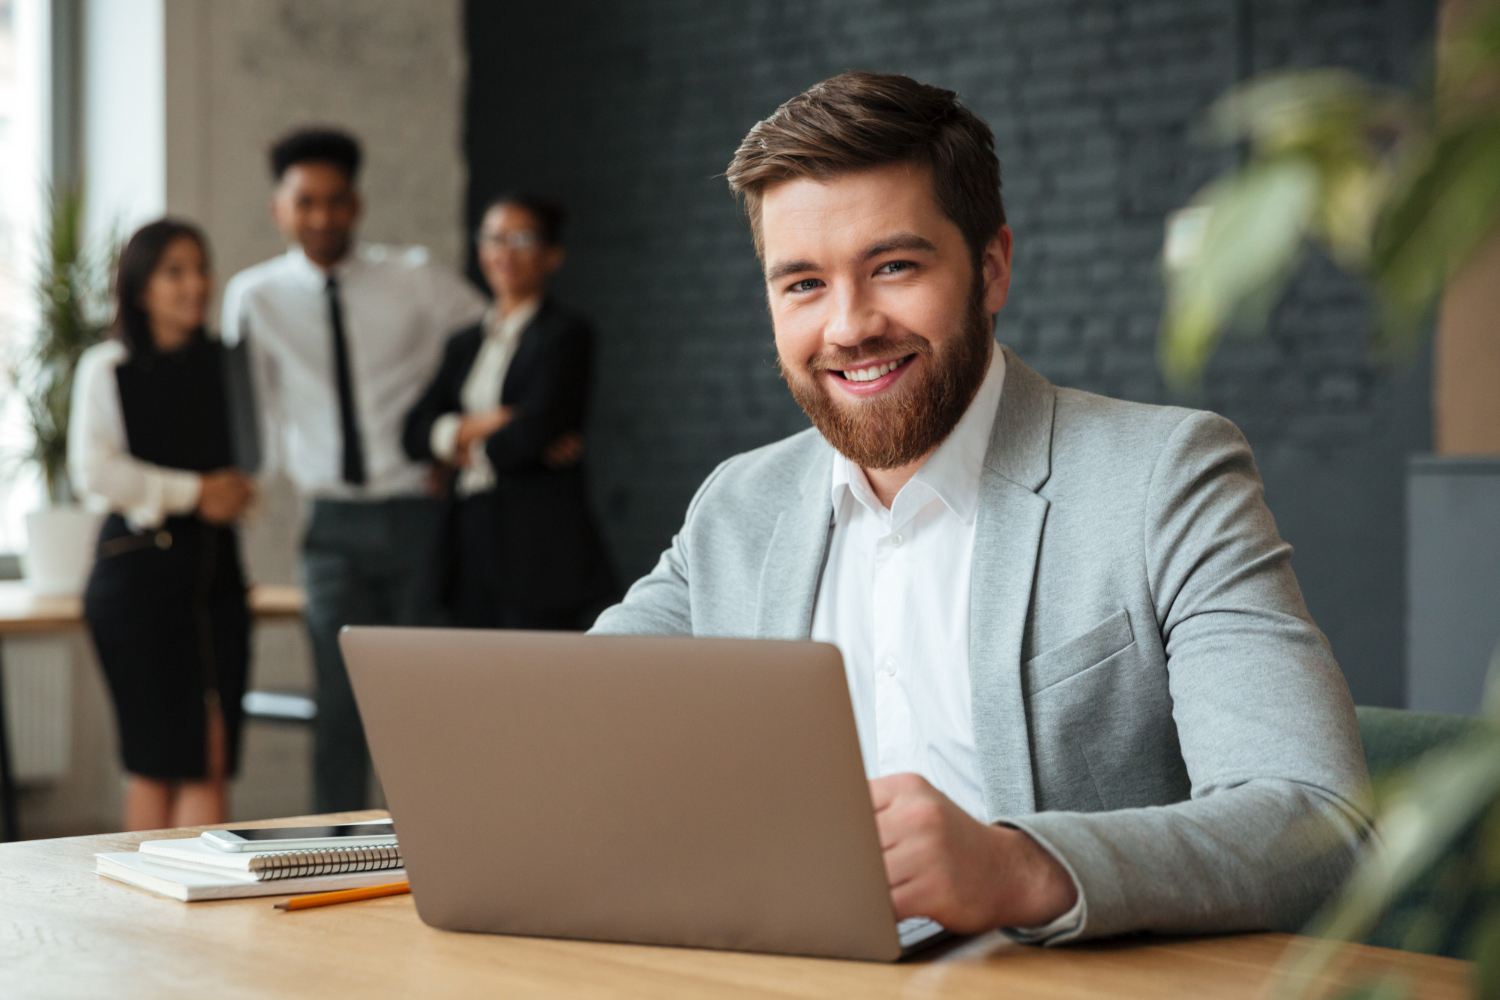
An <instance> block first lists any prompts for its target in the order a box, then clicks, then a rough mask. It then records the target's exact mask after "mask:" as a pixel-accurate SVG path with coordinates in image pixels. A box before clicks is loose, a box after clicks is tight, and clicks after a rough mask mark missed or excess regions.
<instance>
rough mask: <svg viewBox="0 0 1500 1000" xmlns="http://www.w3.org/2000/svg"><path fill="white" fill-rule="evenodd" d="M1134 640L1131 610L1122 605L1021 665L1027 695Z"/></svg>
mask: <svg viewBox="0 0 1500 1000" xmlns="http://www.w3.org/2000/svg"><path fill="white" fill-rule="evenodd" d="M1133 642H1135V631H1134V630H1133V629H1132V628H1131V627H1130V613H1129V612H1127V611H1126V610H1125V609H1124V608H1121V609H1120V610H1119V611H1116V612H1115V613H1114V614H1112V615H1110V616H1109V617H1108V618H1106V619H1104V621H1102V622H1100V623H1099V624H1098V625H1095V626H1094V627H1093V628H1091V629H1089V630H1088V631H1087V632H1085V633H1083V634H1082V635H1080V636H1078V637H1077V638H1074V639H1069V640H1068V641H1067V642H1065V643H1063V644H1062V645H1061V646H1056V647H1054V648H1052V649H1049V650H1047V652H1045V653H1042V654H1041V655H1039V656H1034V657H1032V658H1031V659H1030V660H1029V661H1027V663H1026V665H1025V666H1024V667H1023V668H1022V674H1023V676H1024V678H1025V681H1026V695H1027V697H1030V696H1032V695H1034V694H1036V693H1037V692H1039V691H1042V690H1045V689H1046V688H1049V687H1051V686H1052V685H1054V684H1060V683H1061V682H1063V681H1065V680H1067V679H1068V678H1069V677H1072V676H1074V675H1075V674H1081V673H1083V672H1084V671H1085V670H1087V669H1088V668H1090V667H1092V666H1096V665H1098V664H1100V663H1102V662H1104V661H1105V660H1107V659H1109V658H1110V657H1111V656H1114V655H1115V654H1116V653H1118V652H1120V651H1121V650H1122V649H1126V648H1128V647H1129V646H1130V645H1131V643H1133Z"/></svg>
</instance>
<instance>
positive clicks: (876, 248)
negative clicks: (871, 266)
mask: <svg viewBox="0 0 1500 1000" xmlns="http://www.w3.org/2000/svg"><path fill="white" fill-rule="evenodd" d="M892 250H926V251H928V252H929V253H937V246H936V245H934V244H933V242H932V241H931V240H929V239H927V238H926V237H925V236H918V235H917V234H916V233H897V234H896V235H895V236H888V237H886V238H885V239H883V240H880V241H879V242H878V243H871V244H870V245H869V246H868V247H866V248H865V252H864V254H863V255H862V256H861V257H860V260H869V259H870V258H871V257H879V256H880V255H881V254H883V253H890V252H891V251H892Z"/></svg>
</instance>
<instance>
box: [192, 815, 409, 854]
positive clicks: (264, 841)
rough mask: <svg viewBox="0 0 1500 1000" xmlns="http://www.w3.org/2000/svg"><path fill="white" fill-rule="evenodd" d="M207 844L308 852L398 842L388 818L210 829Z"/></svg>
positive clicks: (236, 848)
mask: <svg viewBox="0 0 1500 1000" xmlns="http://www.w3.org/2000/svg"><path fill="white" fill-rule="evenodd" d="M202 837H203V841H204V843H206V844H208V845H210V846H211V847H217V848H218V849H219V850H221V851H307V850H312V849H314V848H319V847H379V846H381V845H383V844H394V843H395V842H396V827H395V826H394V825H393V824H392V823H391V821H390V820H388V819H381V820H374V821H372V822H369V823H341V824H339V825H338V826H280V827H270V828H267V829H261V830H209V831H208V832H206V833H204V834H203V835H202Z"/></svg>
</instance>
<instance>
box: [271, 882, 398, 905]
mask: <svg viewBox="0 0 1500 1000" xmlns="http://www.w3.org/2000/svg"><path fill="white" fill-rule="evenodd" d="M403 892H411V883H410V882H392V883H390V884H389V885H371V886H366V887H365V888H363V889H342V890H340V891H339V892H315V893H312V894H311V895H307V896H293V897H292V898H290V899H288V900H287V901H286V902H284V903H277V904H276V909H278V910H305V909H307V908H308V907H311V906H332V905H333V904H334V903H352V902H354V901H355V900H356V899H375V898H376V897H378V896H399V895H401V894H402V893H403Z"/></svg>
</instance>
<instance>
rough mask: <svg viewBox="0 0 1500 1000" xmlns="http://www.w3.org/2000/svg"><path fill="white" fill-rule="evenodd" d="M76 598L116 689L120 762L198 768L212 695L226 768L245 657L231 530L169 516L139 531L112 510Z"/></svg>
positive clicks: (176, 771)
mask: <svg viewBox="0 0 1500 1000" xmlns="http://www.w3.org/2000/svg"><path fill="white" fill-rule="evenodd" d="M83 610H84V618H85V619H86V621H87V622H88V626H89V631H90V633H91V634H92V635H93V639H94V647H95V649H97V650H98V653H99V663H100V665H101V666H102V667H103V669H104V676H105V679H106V680H107V681H108V682H109V690H110V694H111V695H112V696H113V699H114V705H115V717H116V719H117V720H118V722H119V730H120V749H121V753H122V756H123V757H124V761H125V770H127V771H129V772H130V773H132V774H137V775H140V776H142V777H148V778H160V779H168V780H184V779H186V780H191V779H198V778H203V777H205V776H206V774H207V769H208V761H207V741H208V735H207V726H208V709H210V708H215V707H216V708H217V709H218V710H219V711H220V712H222V714H223V718H224V730H225V735H226V737H227V771H226V773H228V774H233V773H234V772H235V770H236V768H237V767H238V763H239V743H240V718H241V708H240V700H241V698H242V697H243V696H244V693H245V675H246V670H247V667H248V664H249V658H250V611H249V606H248V604H247V603H246V597H245V580H244V574H243V573H242V571H241V568H240V555H239V540H238V538H237V537H236V535H235V532H234V530H233V529H232V528H224V527H218V526H215V525H211V524H208V523H206V522H204V521H201V520H199V519H198V518H197V517H172V518H168V519H167V521H166V523H165V524H163V525H162V526H161V527H160V528H159V529H156V530H153V531H146V532H140V533H137V532H132V531H131V530H130V528H129V527H128V526H127V525H126V523H125V521H124V519H123V518H121V517H120V516H119V515H118V514H114V515H111V516H110V517H109V519H108V520H106V521H105V523H104V527H103V529H102V530H101V531H100V534H99V551H98V558H97V561H96V562H95V564H94V570H93V574H92V575H91V576H90V577H89V583H88V589H87V590H86V591H85V593H84V602H83Z"/></svg>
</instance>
